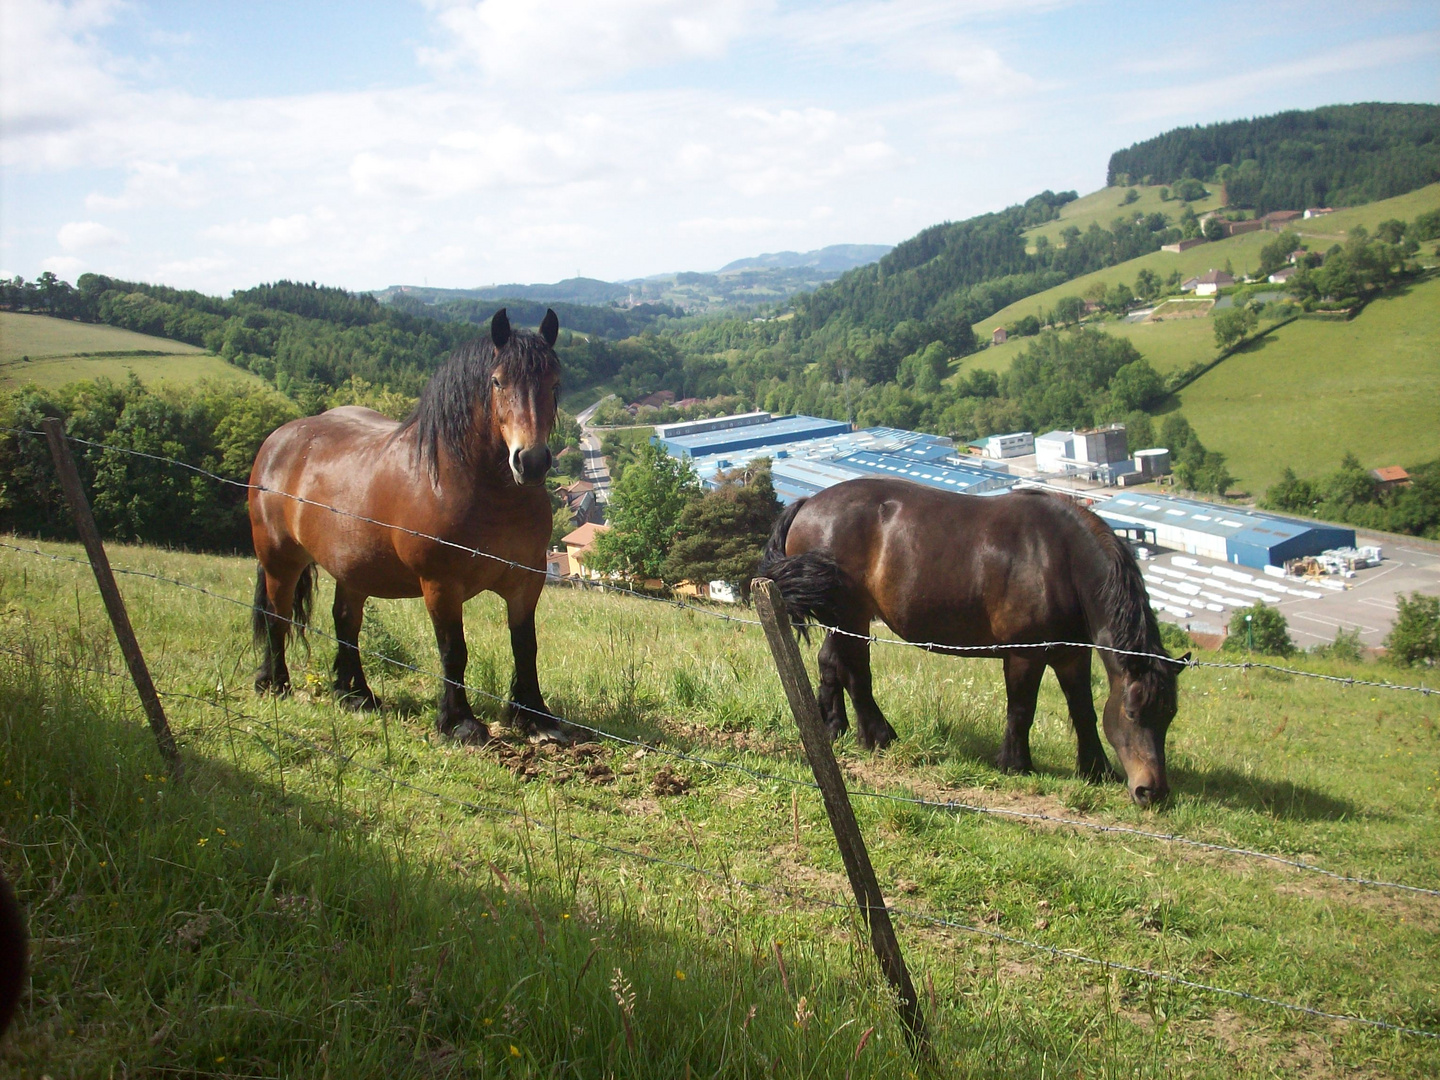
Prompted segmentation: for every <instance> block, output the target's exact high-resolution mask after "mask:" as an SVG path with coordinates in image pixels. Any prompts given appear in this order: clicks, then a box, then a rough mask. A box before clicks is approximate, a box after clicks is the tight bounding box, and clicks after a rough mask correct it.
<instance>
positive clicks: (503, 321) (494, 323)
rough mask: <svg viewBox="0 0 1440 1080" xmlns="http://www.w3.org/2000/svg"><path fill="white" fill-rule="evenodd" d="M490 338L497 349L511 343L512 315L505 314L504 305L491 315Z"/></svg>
mask: <svg viewBox="0 0 1440 1080" xmlns="http://www.w3.org/2000/svg"><path fill="white" fill-rule="evenodd" d="M490 340H491V341H493V342H494V343H495V347H496V348H497V349H503V348H504V347H505V346H506V345H508V344H509V343H510V316H509V315H506V314H505V309H504V308H503V307H502V308H501V309H500V310H499V311H497V312H495V314H494V315H492V316H490Z"/></svg>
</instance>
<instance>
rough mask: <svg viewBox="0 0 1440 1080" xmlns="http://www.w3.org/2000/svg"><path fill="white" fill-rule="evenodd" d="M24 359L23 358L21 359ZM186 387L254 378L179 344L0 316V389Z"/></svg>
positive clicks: (89, 326) (64, 322)
mask: <svg viewBox="0 0 1440 1080" xmlns="http://www.w3.org/2000/svg"><path fill="white" fill-rule="evenodd" d="M26 357H28V359H24V358H26ZM131 372H133V373H134V374H135V375H136V377H138V378H139V379H140V381H141V382H145V383H149V384H152V385H153V384H158V383H171V384H176V385H189V384H191V383H196V382H199V381H200V380H201V379H214V378H220V379H238V380H241V381H246V382H253V383H255V384H257V385H263V380H261V379H260V378H259V377H258V376H255V375H252V374H250V372H248V371H242V370H241V369H240V368H237V367H235V366H234V365H233V364H227V363H226V362H225V361H224V360H222V359H220V358H219V357H218V356H215V355H214V354H212V353H208V352H206V351H205V350H204V349H201V348H198V347H197V346H194V345H187V344H186V343H185V342H183V341H171V340H170V339H169V338H160V337H152V336H151V335H149V334H137V333H135V332H134V331H132V330H122V329H120V328H119V327H115V326H104V325H101V324H99V323H82V322H74V321H73V320H70V319H52V318H50V317H49V316H47V315H25V314H21V313H19V312H13V311H0V389H15V388H17V387H20V386H24V385H25V384H27V383H34V384H36V385H37V386H41V387H45V388H47V389H53V388H55V387H58V386H64V385H65V384H66V383H72V382H77V381H79V380H81V379H98V378H108V379H111V380H113V381H115V382H124V381H125V379H126V378H128V377H129V375H130V373H131Z"/></svg>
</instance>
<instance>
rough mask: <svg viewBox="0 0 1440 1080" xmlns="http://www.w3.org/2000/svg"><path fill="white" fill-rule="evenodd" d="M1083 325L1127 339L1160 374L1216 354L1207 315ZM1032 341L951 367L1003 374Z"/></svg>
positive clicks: (1019, 339)
mask: <svg viewBox="0 0 1440 1080" xmlns="http://www.w3.org/2000/svg"><path fill="white" fill-rule="evenodd" d="M1086 325H1087V326H1091V327H1093V328H1094V329H1096V330H1099V331H1100V332H1101V333H1105V334H1110V335H1112V336H1113V337H1123V338H1126V339H1128V340H1129V341H1131V342H1132V343H1133V344H1134V345H1135V347H1136V348H1137V349H1139V350H1140V355H1141V356H1143V357H1144V358H1145V359H1146V360H1148V361H1150V365H1151V366H1152V367H1153V368H1154V369H1155V370H1156V371H1158V372H1160V373H1161V374H1162V375H1168V374H1169V373H1170V372H1172V371H1182V370H1184V369H1185V368H1188V367H1189V366H1190V365H1191V364H1194V363H1197V362H1200V361H1204V362H1206V363H1208V362H1209V361H1211V360H1213V359H1215V356H1216V354H1217V353H1218V352H1219V351H1220V350H1219V349H1218V347H1217V346H1216V345H1215V327H1214V324H1213V323H1211V321H1210V319H1209V318H1208V316H1202V317H1199V318H1193V317H1187V318H1175V319H1162V320H1161V321H1160V322H1138V323H1131V322H1125V321H1123V320H1120V319H1116V320H1114V321H1109V320H1107V321H1105V322H1096V323H1087V324H1086ZM1032 340H1033V339H1031V338H1022V337H1012V338H1011V339H1010V340H1009V341H1007V342H1005V344H1003V345H991V346H989V347H988V348H984V349H981V350H980V351H979V352H974V353H971V354H970V355H969V356H964V357H961V358H960V360H959V361H958V362H957V363H956V364H955V365H954V370H955V371H957V372H961V373H963V372H966V371H969V370H971V369H972V368H984V369H986V370H989V371H997V372H998V371H1004V370H1005V369H1006V368H1008V367H1009V366H1010V362H1011V361H1012V360H1014V359H1015V357H1017V356H1019V355H1020V353H1022V352H1023V351H1024V350H1025V347H1026V345H1027V344H1029V342H1030V341H1032Z"/></svg>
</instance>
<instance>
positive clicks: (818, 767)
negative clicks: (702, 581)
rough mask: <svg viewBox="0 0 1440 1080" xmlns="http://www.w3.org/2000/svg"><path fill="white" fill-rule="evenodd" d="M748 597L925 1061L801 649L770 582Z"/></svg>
mask: <svg viewBox="0 0 1440 1080" xmlns="http://www.w3.org/2000/svg"><path fill="white" fill-rule="evenodd" d="M750 595H751V596H752V597H753V598H754V600H755V609H756V611H758V612H759V614H760V622H761V623H762V624H763V625H764V627H765V637H766V640H768V641H769V643H770V653H771V655H772V656H774V658H775V668H776V670H777V671H778V672H779V674H780V683H781V685H783V686H784V687H785V696H786V697H787V698H788V699H789V701H790V711H791V712H792V713H793V714H794V715H795V723H796V726H798V727H799V729H800V741H801V742H802V743H803V744H804V746H805V756H806V757H807V758H808V759H809V760H810V770H811V772H813V773H814V774H815V783H816V784H818V785H819V787H820V794H821V795H822V796H823V797H824V799H825V813H826V814H828V815H829V817H830V827H831V828H832V829H834V830H835V842H836V843H837V844H838V845H839V847H840V858H841V859H842V860H844V862H845V873H846V874H847V875H848V876H849V878H850V888H851V889H853V890H854V891H855V900H856V902H857V903H858V904H859V905H860V910H861V911H863V912H864V913H865V921H866V922H867V923H868V924H869V926H870V943H871V945H872V946H873V947H874V949H875V957H876V959H877V960H879V961H880V970H881V971H883V972H884V973H885V978H886V979H887V980H889V982H890V985H891V987H892V988H893V989H894V990H895V993H896V995H897V997H898V998H899V1000H900V1019H901V1020H903V1021H904V1022H905V1030H906V1031H907V1032H908V1034H909V1036H910V1042H911V1046H912V1048H914V1049H915V1050H916V1051H917V1053H918V1054H920V1055H921V1056H924V1057H928V1056H929V1053H930V1048H929V1040H928V1036H927V1035H926V1031H925V1015H924V1014H923V1013H922V1012H921V1011H920V999H919V997H918V996H917V995H916V993H915V984H914V983H913V982H911V981H910V972H909V969H907V968H906V966H905V957H904V956H902V955H901V953H900V942H899V941H897V940H896V938H895V927H894V925H893V924H892V923H891V922H890V911H889V909H888V908H886V906H885V897H884V896H883V895H882V894H881V892H880V883H879V882H878V881H876V880H875V868H874V867H873V866H871V865H870V853H869V852H868V851H867V850H866V848H865V839H864V837H862V836H861V835H860V826H859V824H858V823H857V822H856V821H855V811H854V809H853V808H852V807H851V806H850V795H849V793H848V792H847V791H846V790H845V780H844V778H843V777H842V776H841V775H840V766H839V764H838V763H837V762H836V761H835V753H834V751H833V750H831V748H830V736H829V733H828V732H827V731H826V730H825V723H824V720H823V718H822V717H821V715H820V704H819V702H817V701H816V700H815V693H814V691H813V690H812V689H811V686H810V674H809V672H807V671H806V670H805V661H804V660H803V659H801V657H800V648H799V646H798V645H797V644H796V643H795V635H794V632H793V631H792V630H791V628H790V616H789V614H788V613H787V612H786V611H785V602H784V601H783V600H782V599H781V598H780V590H779V589H778V588H777V587H776V585H775V583H774V582H773V581H771V580H770V579H769V578H756V579H755V580H754V581H752V582H751V583H750Z"/></svg>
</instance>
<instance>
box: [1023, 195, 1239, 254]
mask: <svg viewBox="0 0 1440 1080" xmlns="http://www.w3.org/2000/svg"><path fill="white" fill-rule="evenodd" d="M1134 186H1135V191H1136V193H1137V194H1138V195H1139V196H1140V198H1139V199H1137V200H1136V201H1135V202H1133V203H1131V204H1130V205H1128V206H1122V205H1121V200H1122V199H1124V198H1125V190H1126V189H1125V188H1123V187H1106V188H1101V189H1100V190H1099V191H1092V192H1091V193H1090V194H1088V195H1082V196H1081V197H1080V198H1078V199H1076V200H1075V201H1074V202H1070V203H1066V204H1065V205H1064V206H1062V207H1061V208H1060V216H1059V218H1057V219H1056V220H1054V221H1047V222H1045V224H1043V225H1036V226H1035V227H1034V228H1032V229H1027V230H1025V239H1026V241H1027V242H1028V244H1029V247H1030V250H1031V251H1034V250H1035V240H1036V238H1037V237H1041V236H1046V237H1049V239H1050V242H1051V243H1052V244H1059V243H1060V233H1061V231H1062V230H1064V229H1067V228H1069V227H1070V226H1071V225H1074V226H1075V227H1076V228H1077V229H1079V230H1080V231H1081V232H1084V231H1085V230H1086V229H1088V228H1090V226H1091V225H1099V226H1100V227H1101V228H1102V229H1108V228H1109V227H1110V223H1111V222H1112V221H1114V220H1115V219H1116V218H1117V217H1123V218H1125V219H1126V220H1127V221H1133V220H1134V219H1135V216H1136V215H1137V214H1154V213H1161V214H1165V215H1166V216H1168V217H1169V218H1170V222H1171V224H1174V223H1176V222H1178V221H1179V220H1180V213H1181V210H1182V208H1183V207H1184V205H1185V204H1184V203H1182V202H1179V201H1178V200H1176V199H1170V200H1169V201H1168V202H1161V201H1160V185H1158V184H1157V185H1155V186H1153V187H1146V186H1145V185H1144V184H1136V185H1134ZM1219 205H1220V186H1219V185H1218V184H1216V185H1215V186H1214V188H1213V194H1211V195H1210V196H1209V197H1208V198H1204V199H1196V200H1195V201H1194V202H1192V203H1191V204H1190V206H1191V208H1192V209H1194V211H1195V213H1197V214H1203V213H1205V212H1206V211H1207V210H1214V209H1215V208H1216V207H1217V206H1219Z"/></svg>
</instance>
